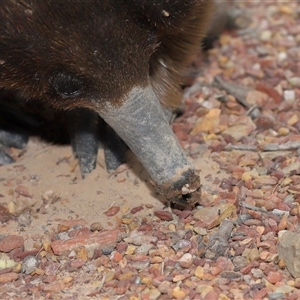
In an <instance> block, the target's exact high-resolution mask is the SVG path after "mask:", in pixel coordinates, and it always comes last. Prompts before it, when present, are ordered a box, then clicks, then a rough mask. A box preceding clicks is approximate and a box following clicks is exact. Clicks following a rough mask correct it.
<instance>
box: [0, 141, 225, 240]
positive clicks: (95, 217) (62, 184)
mask: <svg viewBox="0 0 300 300" xmlns="http://www.w3.org/2000/svg"><path fill="white" fill-rule="evenodd" d="M208 156H209V153H208V152H207V153H206V154H204V155H203V156H202V157H201V158H198V159H196V160H194V161H193V163H194V165H195V167H196V169H197V170H201V173H200V175H201V180H202V184H203V186H204V188H203V192H204V193H205V191H207V192H209V191H210V190H213V189H216V186H215V185H212V184H211V180H212V178H214V179H215V178H216V177H218V178H220V179H222V178H223V177H224V176H226V175H225V174H223V173H222V172H221V171H220V170H219V166H218V165H217V164H216V163H215V162H213V161H212V160H211V159H210V158H209V157H208ZM127 161H128V163H127V164H124V165H122V166H121V167H120V168H119V169H120V173H117V172H116V173H115V174H112V175H109V174H108V173H107V171H106V170H105V167H104V155H103V151H102V150H101V149H100V150H99V155H98V164H97V168H96V169H95V170H94V171H93V172H92V173H91V174H90V175H89V176H87V177H86V178H85V179H82V178H81V175H80V172H79V167H78V165H77V160H75V159H74V158H73V154H72V151H71V147H70V146H68V145H66V146H60V145H50V144H47V143H45V142H42V141H40V140H37V139H36V138H35V139H31V140H30V142H29V144H28V147H27V149H26V151H25V152H24V153H23V154H22V156H21V158H20V159H19V160H18V161H17V162H16V163H14V164H11V165H8V166H3V167H1V168H0V193H1V198H0V204H2V205H4V206H8V207H10V210H11V212H12V213H14V214H17V215H18V214H19V213H20V212H22V211H24V212H26V211H28V210H30V211H31V214H33V217H32V218H31V217H29V218H30V219H29V220H28V221H27V224H26V226H21V227H20V226H19V225H20V224H19V223H18V222H13V221H12V222H9V223H6V224H3V225H2V226H1V227H0V234H7V233H10V234H13V233H14V232H16V231H18V233H20V229H22V235H24V236H26V239H27V240H28V242H30V241H31V238H30V236H32V235H41V234H43V233H44V232H45V231H46V230H50V229H49V226H50V227H51V226H52V225H55V220H61V219H63V220H66V219H78V218H80V219H84V220H88V222H89V223H93V222H97V221H101V222H102V223H103V226H104V227H105V228H111V227H112V226H114V224H113V223H112V221H113V219H112V218H109V219H107V218H106V216H105V215H104V214H103V212H104V211H105V210H106V209H107V208H109V207H110V206H111V205H116V206H129V207H130V208H133V207H135V206H139V205H142V204H152V205H153V206H155V207H161V208H162V207H163V206H164V205H165V204H166V203H165V199H164V197H162V196H160V195H159V194H158V193H157V192H156V189H155V187H154V186H153V185H152V184H151V181H150V180H149V179H150V178H149V175H148V174H147V172H146V171H145V170H144V168H143V167H142V166H141V164H140V162H139V161H138V160H137V158H136V157H135V156H134V154H132V152H131V151H128V155H127ZM207 175H211V176H207ZM18 186H24V187H26V190H27V192H28V195H27V194H25V195H20V194H19V193H18V192H16V191H15V190H16V188H17V187H18ZM49 193H50V195H52V193H53V198H57V200H55V204H54V205H48V206H47V207H44V206H43V195H47V194H49ZM41 208H43V209H42V212H41V211H40V210H41ZM23 215H24V213H23ZM25 215H26V213H25ZM28 246H29V245H28Z"/></svg>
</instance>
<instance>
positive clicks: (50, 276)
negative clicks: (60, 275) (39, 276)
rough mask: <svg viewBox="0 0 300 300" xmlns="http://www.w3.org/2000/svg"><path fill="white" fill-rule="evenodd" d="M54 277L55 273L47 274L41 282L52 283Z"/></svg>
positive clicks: (54, 279)
mask: <svg viewBox="0 0 300 300" xmlns="http://www.w3.org/2000/svg"><path fill="white" fill-rule="evenodd" d="M56 278H57V276H56V275H49V276H47V277H46V278H45V279H44V280H43V282H44V283H52V282H54V281H56Z"/></svg>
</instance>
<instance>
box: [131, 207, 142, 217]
mask: <svg viewBox="0 0 300 300" xmlns="http://www.w3.org/2000/svg"><path fill="white" fill-rule="evenodd" d="M143 209H144V207H143V206H141V205H140V206H137V207H134V208H133V209H132V210H131V211H130V212H131V213H132V214H133V215H134V214H136V213H137V212H139V211H141V210H143Z"/></svg>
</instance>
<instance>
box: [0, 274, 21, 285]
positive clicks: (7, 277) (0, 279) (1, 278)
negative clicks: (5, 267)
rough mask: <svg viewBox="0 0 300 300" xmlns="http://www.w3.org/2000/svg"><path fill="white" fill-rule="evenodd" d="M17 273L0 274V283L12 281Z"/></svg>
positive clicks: (15, 278)
mask: <svg viewBox="0 0 300 300" xmlns="http://www.w3.org/2000/svg"><path fill="white" fill-rule="evenodd" d="M18 277H19V276H18V274H17V273H5V274H1V275H0V283H7V282H12V281H15V280H17V279H18Z"/></svg>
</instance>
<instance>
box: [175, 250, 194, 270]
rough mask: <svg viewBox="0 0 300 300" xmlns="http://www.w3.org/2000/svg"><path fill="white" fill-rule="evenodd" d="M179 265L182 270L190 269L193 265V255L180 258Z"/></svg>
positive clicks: (187, 254) (188, 254)
mask: <svg viewBox="0 0 300 300" xmlns="http://www.w3.org/2000/svg"><path fill="white" fill-rule="evenodd" d="M178 263H179V265H180V266H181V267H182V268H189V267H190V266H191V265H192V263H193V257H192V254H190V253H185V254H183V256H182V257H180V259H179V260H178Z"/></svg>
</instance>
